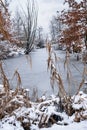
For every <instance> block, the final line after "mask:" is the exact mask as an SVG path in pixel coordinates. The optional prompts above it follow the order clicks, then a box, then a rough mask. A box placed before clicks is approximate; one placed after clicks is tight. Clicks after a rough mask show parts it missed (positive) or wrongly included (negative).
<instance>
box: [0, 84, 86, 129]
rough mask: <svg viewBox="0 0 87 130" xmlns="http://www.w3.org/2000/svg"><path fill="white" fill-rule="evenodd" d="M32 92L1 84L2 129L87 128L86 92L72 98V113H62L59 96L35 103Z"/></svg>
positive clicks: (0, 125) (63, 111)
mask: <svg viewBox="0 0 87 130" xmlns="http://www.w3.org/2000/svg"><path fill="white" fill-rule="evenodd" d="M28 95H29V91H27V90H24V89H22V88H21V89H20V88H17V89H16V90H15V91H13V90H10V91H8V92H6V90H4V88H3V85H0V130H29V129H30V130H60V129H61V130H87V94H85V93H83V92H82V91H80V92H79V93H78V94H77V95H74V96H72V97H71V105H72V108H73V110H74V112H73V114H72V115H71V116H68V115H67V114H66V112H65V110H62V111H61V112H60V106H59V102H60V98H59V97H57V96H54V95H51V96H50V97H48V98H47V97H45V96H42V97H41V98H40V99H38V102H32V101H30V99H29V97H28ZM68 103H69V102H67V104H68Z"/></svg>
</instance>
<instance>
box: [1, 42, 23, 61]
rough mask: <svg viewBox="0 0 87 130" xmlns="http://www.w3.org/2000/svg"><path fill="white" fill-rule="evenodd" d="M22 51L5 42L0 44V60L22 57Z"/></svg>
mask: <svg viewBox="0 0 87 130" xmlns="http://www.w3.org/2000/svg"><path fill="white" fill-rule="evenodd" d="M23 54H24V49H23V48H21V47H18V46H17V45H15V44H11V43H9V42H7V41H1V42H0V59H6V58H9V57H15V56H18V55H23Z"/></svg>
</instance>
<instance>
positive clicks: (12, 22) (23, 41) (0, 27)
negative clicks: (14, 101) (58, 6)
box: [0, 0, 87, 54]
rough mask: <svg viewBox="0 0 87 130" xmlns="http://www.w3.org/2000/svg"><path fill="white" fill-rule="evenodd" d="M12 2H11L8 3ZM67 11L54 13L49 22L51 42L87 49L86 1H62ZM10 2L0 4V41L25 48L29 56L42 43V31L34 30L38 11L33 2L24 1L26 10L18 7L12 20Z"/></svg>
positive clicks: (40, 28) (31, 0)
mask: <svg viewBox="0 0 87 130" xmlns="http://www.w3.org/2000/svg"><path fill="white" fill-rule="evenodd" d="M11 2H12V1H11ZM64 4H67V5H68V8H67V9H66V10H63V11H61V12H58V11H57V15H56V16H54V17H53V18H52V20H51V22H50V35H51V42H52V43H57V44H61V45H66V46H67V48H70V47H71V46H74V49H76V48H75V46H79V45H81V44H83V43H85V46H86V49H87V0H81V1H79V2H78V1H77V0H65V2H64ZM9 5H10V2H9V1H8V0H0V41H1V40H2V41H3V40H8V41H10V42H14V43H16V44H17V45H19V46H23V47H25V53H26V54H28V53H29V52H30V51H31V50H32V48H33V47H34V44H35V43H36V44H38V46H39V47H41V45H42V44H43V43H44V38H43V28H42V27H37V17H38V8H37V4H36V1H34V0H27V3H26V10H24V9H23V7H22V5H21V4H20V3H19V6H20V8H19V7H18V8H17V10H16V12H15V16H14V18H13V19H12V18H11V14H10V12H9Z"/></svg>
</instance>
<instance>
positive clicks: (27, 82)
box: [3, 48, 83, 96]
mask: <svg viewBox="0 0 87 130" xmlns="http://www.w3.org/2000/svg"><path fill="white" fill-rule="evenodd" d="M56 54H57V56H58V57H60V60H59V62H58V64H57V67H58V71H59V73H60V75H61V76H62V78H63V83H64V86H65V89H66V91H67V92H68V91H69V89H68V88H69V85H68V82H67V76H66V74H65V73H66V71H65V69H64V58H65V52H64V51H60V50H59V51H56ZM30 57H31V58H30ZM30 57H26V56H25V55H24V56H19V57H15V58H11V59H7V60H4V63H3V66H4V70H5V72H6V74H7V77H8V78H9V81H10V83H11V86H12V87H13V88H15V87H16V82H15V80H12V81H11V79H12V76H13V74H14V71H15V70H17V71H18V72H19V73H20V76H21V80H22V86H23V87H24V88H29V89H30V92H32V90H33V89H34V88H37V90H38V95H39V96H41V95H42V94H44V93H45V92H46V94H47V95H49V94H52V93H53V91H52V88H51V85H50V74H49V72H47V58H48V53H47V51H46V49H45V48H44V49H37V50H35V51H34V52H31V54H30ZM30 60H31V61H32V62H31V63H32V65H30ZM74 65H75V66H76V67H74ZM70 68H71V69H70V70H71V73H72V79H73V80H72V82H71V84H72V87H71V88H70V93H72V94H73V93H74V92H76V90H77V88H78V86H79V85H78V83H80V82H81V79H82V75H81V73H82V70H83V63H82V62H81V61H76V58H75V57H72V56H71V62H70ZM76 68H78V69H79V70H80V72H81V73H80V72H79V71H77V69H76ZM73 77H74V78H73ZM77 81H78V83H77ZM70 86H71V85H70ZM54 93H56V94H57V87H55V90H54Z"/></svg>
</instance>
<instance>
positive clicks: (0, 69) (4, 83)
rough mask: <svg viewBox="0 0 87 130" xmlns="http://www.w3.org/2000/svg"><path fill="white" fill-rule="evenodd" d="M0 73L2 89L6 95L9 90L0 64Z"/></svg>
mask: <svg viewBox="0 0 87 130" xmlns="http://www.w3.org/2000/svg"><path fill="white" fill-rule="evenodd" d="M0 73H1V79H2V84H3V87H4V91H5V92H6V94H8V93H9V90H10V84H9V81H8V79H7V77H6V75H5V72H4V70H3V67H2V63H0Z"/></svg>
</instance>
